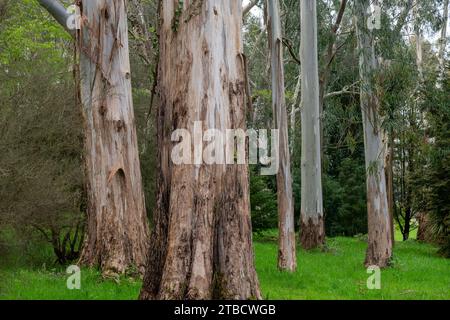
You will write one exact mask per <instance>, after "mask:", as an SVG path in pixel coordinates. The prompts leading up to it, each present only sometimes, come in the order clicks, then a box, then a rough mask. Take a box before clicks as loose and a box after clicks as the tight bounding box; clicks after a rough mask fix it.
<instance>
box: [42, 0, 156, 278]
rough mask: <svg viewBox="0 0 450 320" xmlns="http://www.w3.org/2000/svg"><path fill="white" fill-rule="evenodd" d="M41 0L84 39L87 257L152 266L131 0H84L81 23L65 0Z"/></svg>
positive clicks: (117, 269) (113, 268) (94, 261)
mask: <svg viewBox="0 0 450 320" xmlns="http://www.w3.org/2000/svg"><path fill="white" fill-rule="evenodd" d="M39 3H40V4H41V5H42V6H43V7H44V8H45V9H46V10H47V11H48V12H49V13H50V14H51V15H52V16H53V17H54V18H55V19H56V20H57V21H58V22H59V23H60V24H61V25H62V26H63V27H64V28H65V29H66V30H67V31H68V32H69V33H70V34H71V35H72V36H73V37H74V38H75V39H76V43H77V49H78V50H77V51H78V54H79V56H80V82H81V84H80V96H81V105H82V113H83V118H84V138H85V155H84V160H85V171H86V180H87V181H86V184H87V190H88V192H87V193H88V204H87V215H88V219H87V235H86V241H85V243H84V247H83V252H82V254H81V258H80V262H81V263H83V264H87V265H89V266H94V265H99V266H100V267H101V269H102V271H103V273H105V274H108V273H123V272H125V271H126V270H127V269H128V268H129V267H136V268H137V269H138V270H139V271H140V272H141V273H143V272H144V266H145V261H146V254H147V248H148V226H147V217H146V213H145V205H144V194H143V190H142V180H141V179H142V178H141V169H140V164H139V154H138V146H137V136H136V127H135V120H134V110H133V102H132V92H131V80H130V62H129V52H128V27H127V14H126V1H125V0H97V1H88V0H81V1H78V2H77V3H78V4H79V10H80V15H81V30H78V31H76V32H75V30H72V29H68V26H67V21H68V19H69V18H70V15H69V13H68V12H67V11H66V9H65V8H64V6H63V5H62V4H61V3H60V2H59V1H57V0H39Z"/></svg>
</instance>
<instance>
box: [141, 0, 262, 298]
mask: <svg viewBox="0 0 450 320" xmlns="http://www.w3.org/2000/svg"><path fill="white" fill-rule="evenodd" d="M160 10H161V11H160V18H161V24H160V28H159V34H160V39H159V44H160V48H159V50H160V61H159V72H158V76H159V78H158V92H159V101H160V103H159V107H158V108H159V109H158V117H157V119H158V121H157V122H158V124H157V125H158V130H157V132H158V152H159V167H158V171H159V173H160V174H159V178H158V188H159V190H158V195H157V208H156V210H155V212H154V217H153V219H154V222H153V225H154V229H153V231H152V236H151V242H150V251H149V260H148V265H147V270H146V275H145V278H144V284H143V288H142V290H141V295H140V298H141V299H210V298H217V299H250V298H254V299H258V298H261V294H260V291H259V285H258V280H257V275H256V271H255V268H254V265H253V248H252V228H251V221H250V197H249V181H248V180H249V172H248V166H247V165H246V164H233V165H225V164H222V163H221V161H219V158H216V159H215V161H212V163H210V164H207V163H205V162H203V161H202V159H201V158H202V157H201V156H202V154H201V152H195V153H196V154H197V156H194V157H190V159H188V160H189V161H186V162H183V163H181V164H175V163H174V162H173V161H172V159H171V156H172V155H173V152H175V153H176V152H177V151H176V150H175V149H174V146H173V143H172V141H171V140H172V139H171V138H172V133H173V132H174V130H175V131H177V130H178V129H185V130H187V131H188V132H191V133H193V135H194V136H196V132H197V133H198V131H201V132H211V130H219V131H220V132H224V131H225V130H228V129H237V130H244V131H245V128H246V108H247V105H246V102H248V101H249V99H248V97H247V95H248V92H247V88H248V87H247V85H246V81H245V79H246V74H245V73H246V69H247V68H246V58H245V56H244V55H243V43H242V38H241V33H242V30H241V28H242V3H241V0H229V1H217V0H203V1H191V2H183V1H178V2H176V1H173V0H163V1H161V8H160ZM199 122H201V126H198V123H199ZM175 137H176V135H175ZM183 139H184V138H183ZM194 140H195V138H194ZM187 141H189V139H188V140H187ZM233 141H234V140H233ZM194 143H195V142H194ZM189 145H190V144H189ZM202 145H203V141H199V142H198V143H195V145H194V147H195V148H196V149H197V150H198V148H201V147H202ZM218 148H220V146H218ZM189 149H191V147H189ZM200 150H201V149H200ZM205 151H206V150H205ZM216 152H219V149H216ZM183 153H184V151H183ZM216 154H217V153H216ZM183 157H184V154H183ZM192 158H194V159H192Z"/></svg>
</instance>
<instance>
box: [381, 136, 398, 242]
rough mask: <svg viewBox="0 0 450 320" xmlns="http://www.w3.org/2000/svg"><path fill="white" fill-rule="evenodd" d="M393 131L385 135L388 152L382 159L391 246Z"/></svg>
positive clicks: (392, 219)
mask: <svg viewBox="0 0 450 320" xmlns="http://www.w3.org/2000/svg"><path fill="white" fill-rule="evenodd" d="M393 134H394V133H393V131H392V130H391V131H390V132H389V133H388V136H387V137H385V139H386V141H387V147H388V152H386V156H385V158H384V159H385V161H384V166H385V167H384V170H385V176H386V189H387V190H386V192H387V201H388V208H389V222H390V226H391V231H392V232H391V238H392V246H394V245H395V231H394V230H395V229H394V206H395V202H394V156H395V152H394V143H395V142H394V136H393Z"/></svg>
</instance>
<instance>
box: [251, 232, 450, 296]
mask: <svg viewBox="0 0 450 320" xmlns="http://www.w3.org/2000/svg"><path fill="white" fill-rule="evenodd" d="M327 244H328V249H327V251H326V252H320V251H315V252H305V251H303V250H298V252H297V260H298V271H297V272H295V273H292V274H289V273H281V272H279V271H278V270H277V268H276V261H277V245H276V243H275V242H273V241H268V242H261V241H259V242H256V243H255V251H256V268H257V272H258V276H259V280H260V285H261V290H262V292H263V296H264V298H265V299H282V300H289V299H333V300H334V299H377V300H378V299H394V300H404V299H446V300H447V299H450V261H449V260H446V259H444V258H441V257H439V256H437V255H436V251H437V249H435V248H434V247H432V246H430V245H427V244H421V243H418V242H416V241H413V240H411V241H407V242H397V243H396V246H395V250H394V260H393V266H392V267H390V268H387V269H385V270H382V271H381V290H369V289H367V284H366V283H367V278H368V277H369V276H370V274H367V271H366V269H365V268H364V267H363V261H364V257H365V249H366V246H367V245H366V243H365V242H363V241H361V240H358V239H354V238H333V239H328V241H327Z"/></svg>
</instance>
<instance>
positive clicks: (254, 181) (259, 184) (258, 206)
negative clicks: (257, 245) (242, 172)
mask: <svg viewBox="0 0 450 320" xmlns="http://www.w3.org/2000/svg"><path fill="white" fill-rule="evenodd" d="M274 180H275V179H274V177H267V176H261V175H260V174H259V169H258V168H257V167H255V168H253V170H251V177H250V203H251V214H252V227H253V231H256V232H259V231H261V230H264V229H270V228H276V227H277V221H278V211H277V194H276V189H275V181H274Z"/></svg>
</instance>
